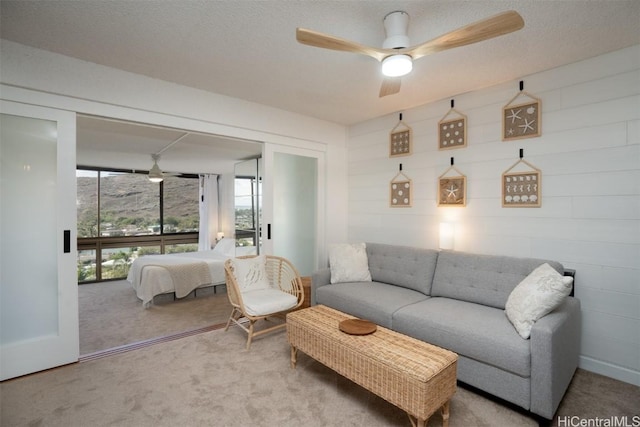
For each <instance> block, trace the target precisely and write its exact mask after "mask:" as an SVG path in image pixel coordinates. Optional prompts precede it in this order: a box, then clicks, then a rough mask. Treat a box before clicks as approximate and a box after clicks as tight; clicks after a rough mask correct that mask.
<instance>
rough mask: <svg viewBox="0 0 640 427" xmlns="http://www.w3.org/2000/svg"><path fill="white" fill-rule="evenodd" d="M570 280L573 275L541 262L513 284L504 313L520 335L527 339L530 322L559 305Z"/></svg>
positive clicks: (564, 297) (568, 290)
mask: <svg viewBox="0 0 640 427" xmlns="http://www.w3.org/2000/svg"><path fill="white" fill-rule="evenodd" d="M572 283H573V277H565V276H562V275H560V273H558V272H557V271H556V270H554V269H553V268H551V267H550V266H549V264H547V263H544V264H542V265H541V266H540V267H538V268H536V269H535V270H533V271H532V272H531V274H529V275H528V276H527V277H525V278H524V280H523V281H522V282H520V284H519V285H518V286H516V287H515V289H514V290H513V292H511V295H509V299H508V300H507V304H506V306H505V314H506V315H507V318H508V319H509V321H510V322H511V323H512V324H513V327H514V328H516V331H518V334H520V336H521V337H522V338H524V339H528V338H529V336H531V328H532V327H533V324H534V323H535V322H536V321H537V320H538V319H540V318H541V317H542V316H545V315H547V314H549V313H551V311H553V310H554V309H555V308H556V307H558V306H559V305H560V304H562V302H563V301H564V300H565V299H566V298H567V296H569V294H570V293H571V284H572Z"/></svg>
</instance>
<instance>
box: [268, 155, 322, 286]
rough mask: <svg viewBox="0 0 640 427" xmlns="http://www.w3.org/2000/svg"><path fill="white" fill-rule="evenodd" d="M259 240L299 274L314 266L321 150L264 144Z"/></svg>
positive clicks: (318, 233) (317, 247)
mask: <svg viewBox="0 0 640 427" xmlns="http://www.w3.org/2000/svg"><path fill="white" fill-rule="evenodd" d="M264 163H265V166H264V177H265V188H264V203H263V217H264V220H263V226H262V242H263V248H264V251H265V253H269V254H273V255H278V256H282V257H285V258H287V259H289V260H290V261H291V262H292V263H293V264H294V265H295V266H296V268H297V269H298V271H299V272H300V274H301V275H303V276H308V275H310V274H311V273H312V272H313V271H314V270H316V269H317V267H318V254H319V253H321V251H322V248H321V247H320V245H321V242H322V241H324V239H322V238H320V236H322V233H323V226H324V222H323V220H324V215H322V214H321V212H323V211H324V203H323V200H324V196H323V192H324V186H323V184H324V173H323V171H324V153H322V152H319V151H314V150H308V149H300V148H293V147H285V146H277V145H274V144H266V147H265V162H264Z"/></svg>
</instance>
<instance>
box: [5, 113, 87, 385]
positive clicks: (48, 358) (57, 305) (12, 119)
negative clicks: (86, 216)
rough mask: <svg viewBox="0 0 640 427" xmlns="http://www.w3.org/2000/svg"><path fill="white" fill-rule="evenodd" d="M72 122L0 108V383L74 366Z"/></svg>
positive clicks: (65, 117)
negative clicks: (56, 368) (35, 373)
mask: <svg viewBox="0 0 640 427" xmlns="http://www.w3.org/2000/svg"><path fill="white" fill-rule="evenodd" d="M75 120H76V119H75V114H74V113H71V112H66V111H59V110H54V109H49V108H40V107H34V106H30V105H24V104H18V103H13V102H4V101H2V102H0V132H1V133H0V234H1V235H2V238H1V239H0V304H1V306H0V313H1V314H0V316H1V318H0V361H1V363H0V380H5V379H8V378H13V377H17V376H21V375H25V374H29V373H32V372H36V371H40V370H44V369H48V368H52V367H55V366H59V365H63V364H67V363H71V362H75V361H77V360H78V356H79V345H78V289H77V277H76V265H75V263H76V243H75V242H76V217H75V204H76V200H75V197H76V180H75V141H76V125H75V123H76V122H75Z"/></svg>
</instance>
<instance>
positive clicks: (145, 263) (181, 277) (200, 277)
mask: <svg viewBox="0 0 640 427" xmlns="http://www.w3.org/2000/svg"><path fill="white" fill-rule="evenodd" d="M234 256H235V239H222V240H221V241H220V242H219V243H218V244H217V245H216V246H215V248H214V249H213V250H210V251H198V252H186V253H177V254H164V255H146V256H142V257H139V258H136V259H135V260H134V261H133V264H132V265H131V268H130V269H129V274H128V275H127V281H128V282H129V283H130V284H131V286H132V287H133V289H134V290H135V291H136V295H137V296H138V298H139V299H140V300H142V305H143V306H144V307H145V308H147V307H149V306H150V305H151V304H152V303H153V298H154V297H155V296H156V295H160V294H166V293H175V296H176V298H183V297H186V296H187V295H189V294H190V293H191V292H193V291H194V290H196V289H198V288H204V287H208V286H217V285H223V284H224V283H225V276H224V262H225V261H226V260H227V259H228V258H232V257H234Z"/></svg>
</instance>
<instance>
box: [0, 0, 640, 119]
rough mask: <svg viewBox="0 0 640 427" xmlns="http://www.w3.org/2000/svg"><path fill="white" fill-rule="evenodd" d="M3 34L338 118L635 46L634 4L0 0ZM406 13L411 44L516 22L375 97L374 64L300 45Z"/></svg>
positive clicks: (356, 34)
mask: <svg viewBox="0 0 640 427" xmlns="http://www.w3.org/2000/svg"><path fill="white" fill-rule="evenodd" d="M0 8H1V9H0V15H1V21H0V34H1V36H2V38H4V39H8V40H12V41H15V42H18V43H22V44H25V45H29V46H33V47H37V48H41V49H44V50H49V51H53V52H57V53H61V54H64V55H68V56H72V57H76V58H80V59H83V60H87V61H91V62H94V63H98V64H103V65H107V66H111V67H114V68H118V69H122V70H126V71H130V72H134V73H139V74H143V75H146V76H150V77H154V78H158V79H162V80H166V81H171V82H175V83H179V84H182V85H185V86H190V87H194V88H200V89H204V90H207V91H211V92H215V93H219V94H223V95H228V96H232V97H236V98H240V99H245V100H248V101H253V102H256V103H260V104H265V105H270V106H274V107H277V108H281V109H284V110H289V111H295V112H298V113H301V114H305V115H308V116H312V117H316V118H319V119H324V120H328V121H332V122H337V123H342V124H353V123H358V122H361V121H364V120H368V119H371V118H375V117H378V116H381V115H385V114H389V113H393V112H397V111H401V110H404V109H407V108H410V107H413V106H417V105H422V104H425V103H428V102H432V101H435V100H440V99H447V98H450V97H453V96H455V95H456V94H460V93H464V92H468V91H471V90H474V89H478V88H481V87H487V86H491V85H494V84H497V83H501V82H505V81H511V80H518V79H521V78H523V77H525V76H526V75H528V74H531V73H535V72H539V71H542V70H546V69H551V68H554V67H557V66H560V65H563V64H567V63H571V62H576V61H578V60H581V59H586V58H589V57H593V56H596V55H599V54H602V53H605V52H609V51H613V50H617V49H620V48H623V47H627V46H630V45H634V44H638V43H640V24H639V23H640V1H636V0H631V1H623V0H600V1H597V0H593V1H579V0H576V1H559V0H556V1H539V0H535V1H534V0H521V1H507V0H504V1H484V0H476V1H387V0H380V1H323V0H317V1H288V0H287V1H279V0H278V1H276V0H272V1H210V0H189V1H178V0H174V1H134V0H128V1H122V0H111V1H91V0H85V1H75V0H74V1H62V0H57V1H9V0H2V1H1V2H0ZM394 10H405V11H407V12H408V13H409V15H410V17H411V22H410V25H409V37H410V40H411V44H412V45H415V44H418V43H421V42H423V41H426V40H430V39H432V38H434V37H437V36H439V35H441V34H443V33H446V32H448V31H451V30H454V29H456V28H459V27H461V26H464V25H466V24H469V23H471V22H474V21H477V20H480V19H483V18H486V17H489V16H492V15H494V14H496V13H499V12H502V11H505V10H516V11H517V12H519V13H520V14H521V15H522V17H523V18H524V21H525V27H524V29H522V30H520V31H518V32H515V33H512V34H508V35H505V36H502V37H499V38H496V39H492V40H488V41H484V42H481V43H478V44H475V45H471V46H466V47H461V48H457V49H452V50H449V51H445V52H441V53H437V54H434V55H431V56H427V57H424V58H422V59H420V60H418V61H416V63H415V64H414V71H413V72H412V73H411V74H410V75H409V76H407V77H405V78H403V81H402V89H401V91H400V93H398V94H397V95H392V96H388V97H385V98H382V99H381V98H378V90H379V87H380V82H381V75H380V67H379V64H378V63H377V62H376V61H375V60H373V59H371V58H368V57H364V56H360V55H355V54H350V53H344V52H335V51H328V50H323V49H318V48H313V47H310V46H305V45H301V44H299V43H297V42H296V40H295V29H296V27H298V26H300V27H305V28H309V29H313V30H317V31H321V32H324V33H328V34H332V35H336V36H339V37H343V38H347V39H350V40H354V41H357V42H359V43H362V44H366V45H371V46H381V44H382V41H383V39H384V27H383V24H382V19H383V17H384V16H385V15H386V14H387V13H389V12H391V11H394Z"/></svg>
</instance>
